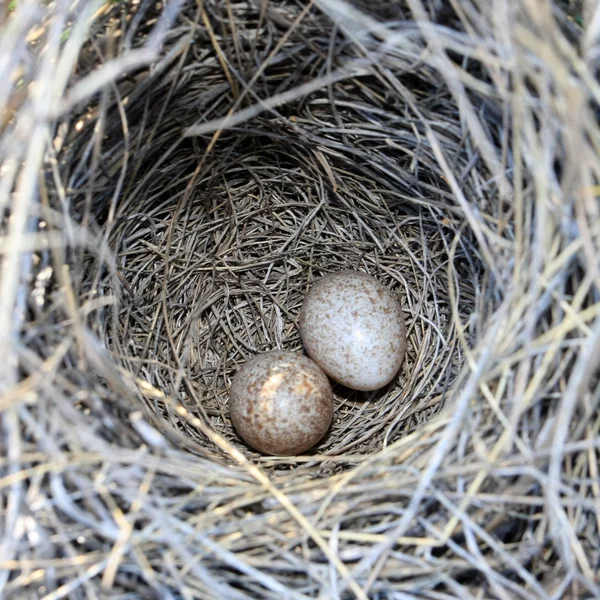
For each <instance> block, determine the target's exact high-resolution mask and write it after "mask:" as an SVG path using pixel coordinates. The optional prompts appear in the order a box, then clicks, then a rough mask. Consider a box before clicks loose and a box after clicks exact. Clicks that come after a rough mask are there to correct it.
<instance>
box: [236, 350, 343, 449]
mask: <svg viewBox="0 0 600 600" xmlns="http://www.w3.org/2000/svg"><path fill="white" fill-rule="evenodd" d="M229 411H230V414H231V421H232V422H233V426H234V427H235V429H236V431H237V432H238V434H239V435H240V436H241V437H242V438H243V439H244V440H245V441H246V442H247V443H248V444H249V445H250V446H252V447H253V448H256V450H260V451H261V452H264V453H265V454H276V455H280V456H290V455H294V454H300V453H302V452H305V451H306V450H308V449H309V448H312V447H313V446H314V445H315V444H316V443H317V442H318V441H319V440H320V439H321V438H322V437H323V436H324V435H325V433H326V432H327V429H328V428H329V425H330V424H331V419H332V417H333V393H332V391H331V385H330V384H329V380H328V379H327V376H326V375H325V373H323V371H321V369H320V368H319V366H318V365H316V364H315V363H314V362H313V361H312V360H310V359H309V358H307V357H306V356H302V355H301V354H295V353H293V352H283V351H275V352H267V353H265V354H259V355H258V356H255V357H254V358H253V359H251V360H250V361H248V362H247V363H246V364H245V365H244V366H243V367H242V368H241V369H240V370H239V371H238V372H237V373H236V375H235V377H234V378H233V382H232V384H231V389H230V391H229Z"/></svg>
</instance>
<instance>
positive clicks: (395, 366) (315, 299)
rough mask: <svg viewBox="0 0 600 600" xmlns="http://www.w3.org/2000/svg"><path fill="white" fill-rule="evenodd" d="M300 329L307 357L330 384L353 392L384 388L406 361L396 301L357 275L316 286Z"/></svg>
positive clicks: (338, 275)
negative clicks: (315, 364)
mask: <svg viewBox="0 0 600 600" xmlns="http://www.w3.org/2000/svg"><path fill="white" fill-rule="evenodd" d="M299 326H300V335H301V336H302V341H303V343H304V347H305V348H306V352H307V354H308V355H309V356H310V357H311V358H312V359H313V360H314V361H315V362H316V363H317V364H318V365H319V366H320V367H321V368H322V369H323V370H324V371H325V373H327V375H329V376H330V377H331V378H332V379H334V380H335V381H337V382H339V383H341V384H343V385H345V386H346V387H349V388H351V389H354V390H362V391H372V390H377V389H379V388H382V387H384V386H386V385H387V384H388V383H390V382H391V381H392V380H393V379H394V377H395V376H396V374H397V373H398V371H399V369H400V367H401V365H402V361H403V360H404V352H405V349H406V325H405V323H404V316H403V314H402V307H401V305H400V300H399V299H398V297H397V296H396V294H394V293H392V292H391V291H390V290H389V289H388V288H386V287H385V286H384V285H383V284H382V283H381V282H380V281H378V280H377V279H375V278H374V277H372V276H371V275H367V274H366V273H361V272H360V271H341V272H339V273H332V274H331V275H327V276H325V277H323V278H322V279H320V280H318V281H317V282H316V283H315V285H314V286H313V287H312V289H311V290H310V291H309V293H308V294H307V296H306V298H305V299H304V302H303V304H302V308H301V310H300V320H299Z"/></svg>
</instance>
